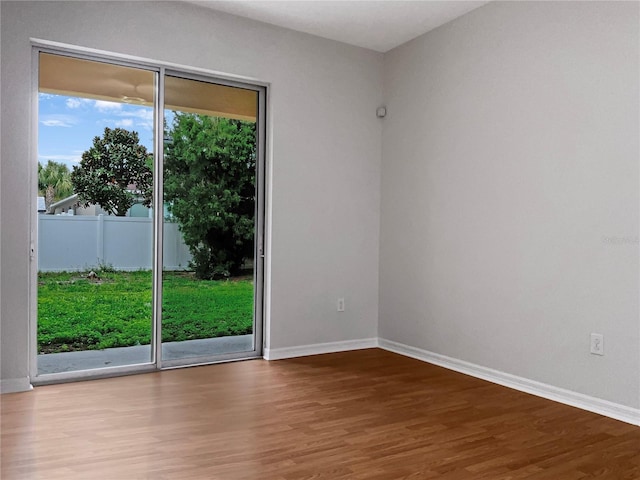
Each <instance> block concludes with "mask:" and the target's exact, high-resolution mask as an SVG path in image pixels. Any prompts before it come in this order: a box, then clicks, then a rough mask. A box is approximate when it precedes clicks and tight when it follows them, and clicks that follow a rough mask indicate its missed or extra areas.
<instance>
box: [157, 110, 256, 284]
mask: <svg viewBox="0 0 640 480" xmlns="http://www.w3.org/2000/svg"><path fill="white" fill-rule="evenodd" d="M166 134H167V136H168V137H170V139H171V140H170V141H169V142H168V144H167V147H166V150H165V160H164V197H165V201H166V202H167V204H168V209H169V212H170V214H171V215H172V216H173V217H174V218H175V219H176V220H177V222H178V223H179V226H180V231H181V232H182V235H183V237H184V241H185V243H186V244H187V246H188V247H189V250H190V252H191V255H192V259H193V260H192V268H193V269H194V271H195V274H196V276H197V277H198V278H201V279H212V278H225V277H229V276H231V275H234V274H237V273H238V271H239V270H240V269H241V267H242V265H243V263H244V261H245V260H246V259H247V258H250V257H251V256H252V254H253V248H254V242H253V239H254V208H255V170H256V127H255V123H253V122H247V121H241V120H230V119H226V118H218V117H209V116H206V115H198V114H192V113H177V114H176V115H175V117H174V119H173V123H172V126H171V128H170V129H169V131H168V132H166Z"/></svg>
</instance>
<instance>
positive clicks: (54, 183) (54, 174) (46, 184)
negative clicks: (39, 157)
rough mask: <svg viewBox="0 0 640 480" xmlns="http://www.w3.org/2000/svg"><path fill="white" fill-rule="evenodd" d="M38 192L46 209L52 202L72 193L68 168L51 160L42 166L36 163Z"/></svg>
mask: <svg viewBox="0 0 640 480" xmlns="http://www.w3.org/2000/svg"><path fill="white" fill-rule="evenodd" d="M38 194H39V195H42V196H44V203H45V207H46V209H47V211H48V210H49V207H50V206H51V204H52V203H54V202H57V201H58V200H61V199H63V198H66V197H68V196H69V195H71V194H73V184H72V183H71V172H70V171H69V168H68V167H67V166H66V165H65V164H64V163H58V162H54V161H52V160H49V161H48V162H47V165H46V166H44V167H43V166H42V164H40V163H38Z"/></svg>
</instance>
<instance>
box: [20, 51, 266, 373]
mask: <svg viewBox="0 0 640 480" xmlns="http://www.w3.org/2000/svg"><path fill="white" fill-rule="evenodd" d="M35 55H36V56H37V64H38V82H37V85H38V86H37V90H38V130H37V131H38V164H37V166H38V170H37V179H38V186H37V192H38V193H37V199H36V200H37V201H34V205H37V209H38V212H37V214H36V213H35V212H34V216H35V215H37V217H36V219H35V221H34V229H33V230H34V232H35V235H34V242H33V243H34V262H35V266H34V268H32V272H33V276H34V277H35V278H34V280H35V281H34V282H32V285H34V287H33V289H34V293H35V295H34V298H35V300H34V303H37V306H34V309H33V311H34V312H37V313H36V314H35V315H33V317H35V324H36V328H34V329H33V330H34V336H35V337H36V338H35V342H34V345H37V348H35V349H33V350H34V352H33V354H34V356H35V358H36V361H35V365H36V367H35V368H33V369H32V375H34V376H35V377H36V378H35V382H36V383H38V381H42V382H43V383H44V382H47V381H56V380H63V379H66V378H75V376H99V375H100V374H101V373H100V372H102V374H117V373H120V372H122V373H126V372H129V371H132V370H133V371H136V370H140V371H142V370H149V369H155V368H162V367H163V366H164V367H169V366H177V365H187V364H194V363H209V362H216V361H224V360H228V359H235V358H250V357H255V356H258V355H260V354H261V343H262V340H261V333H262V332H261V326H262V275H263V270H262V268H263V245H262V242H263V235H262V232H263V218H264V206H263V198H264V193H263V192H264V188H263V172H264V167H263V166H264V118H265V117H264V103H265V91H264V88H263V87H259V86H254V85H245V84H239V83H236V82H226V81H222V80H216V79H212V78H210V77H206V76H201V75H197V76H196V75H190V74H188V73H185V72H180V71H173V70H172V71H168V70H166V69H165V68H164V67H163V66H162V65H158V66H154V65H151V64H145V65H143V66H137V65H135V64H132V63H131V62H128V61H127V62H124V61H120V60H113V59H104V58H95V57H92V58H86V57H84V56H82V55H77V54H73V53H69V52H57V51H47V50H46V49H36V53H35Z"/></svg>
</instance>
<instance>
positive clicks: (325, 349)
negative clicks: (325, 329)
mask: <svg viewBox="0 0 640 480" xmlns="http://www.w3.org/2000/svg"><path fill="white" fill-rule="evenodd" d="M377 346H378V339H377V338H363V339H361V340H345V341H342V342H329V343H315V344H313V345H301V346H299V347H284V348H265V349H264V358H265V360H281V359H283V358H294V357H305V356H307V355H320V354H322V353H335V352H345V351H348V350H361V349H363V348H376V347H377Z"/></svg>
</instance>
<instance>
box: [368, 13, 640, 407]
mask: <svg viewBox="0 0 640 480" xmlns="http://www.w3.org/2000/svg"><path fill="white" fill-rule="evenodd" d="M638 6H639V5H638V3H635V2H633V3H615V2H602V3H597V2H595V3H594V2H531V3H529V2H524V3H523V2H513V3H512V2H504V3H503V2H499V3H492V4H489V5H488V6H485V7H482V8H480V9H478V10H475V11H473V12H471V13H470V14H467V15H465V16H464V17H461V18H459V19H458V20H455V21H453V22H452V23H449V24H447V25H444V26H442V27H440V28H438V29H436V30H434V31H432V32H430V33H428V34H426V35H424V36H422V37H419V38H418V39H415V40H413V41H411V42H409V43H408V44H405V45H402V46H400V47H398V48H396V49H394V50H392V51H391V52H389V53H387V54H386V55H385V58H384V69H385V70H384V92H385V101H386V104H387V111H388V116H387V118H386V119H385V124H384V132H383V168H382V200H381V201H382V208H381V237H380V242H381V251H380V324H379V333H380V337H382V338H386V339H389V340H392V341H396V342H400V343H403V344H406V345H410V346H413V347H418V348H420V349H424V350H427V351H431V352H434V353H438V354H442V355H447V356H450V357H454V358H456V359H461V360H465V361H468V362H472V363H475V364H478V365H481V366H485V367H489V368H492V369H497V370H500V371H503V372H507V373H510V374H514V375H518V376H522V377H526V378H528V379H532V380H536V381H539V382H544V383H547V384H551V385H555V386H559V387H562V388H565V389H570V390H573V391H576V392H580V393H584V394H587V395H590V396H595V397H598V398H601V399H605V400H610V401H613V402H617V403H620V404H623V405H626V406H630V407H635V408H637V407H638V406H640V386H639V381H640V352H639V347H640V338H639V313H640V312H639V305H638V292H639V289H638V287H639V284H638V266H639V265H638V213H639V212H638V210H639V208H638V202H639V195H638V191H639V190H638V178H639V177H638V175H639V169H638V159H639V153H640V150H639V144H638V133H639V127H640V126H639V122H638V107H639V96H638V86H639V76H638V73H639V36H638V29H639V23H638V22H639V18H638ZM612 238H614V241H613V242H611V241H610V240H611V239H612ZM615 238H617V239H618V240H617V241H616V240H615ZM591 332H600V333H602V334H604V338H605V356H603V357H598V356H593V355H590V354H589V335H590V333H591Z"/></svg>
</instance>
